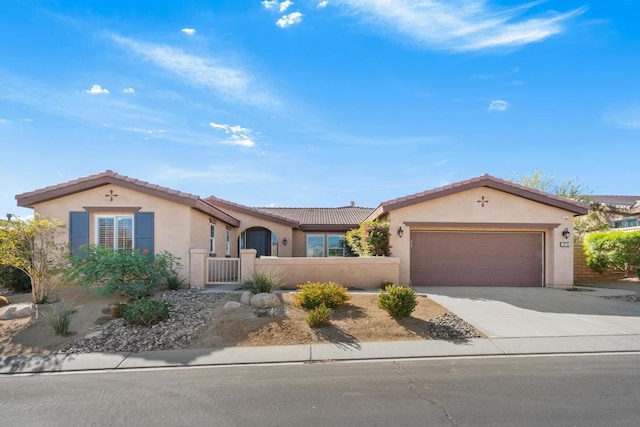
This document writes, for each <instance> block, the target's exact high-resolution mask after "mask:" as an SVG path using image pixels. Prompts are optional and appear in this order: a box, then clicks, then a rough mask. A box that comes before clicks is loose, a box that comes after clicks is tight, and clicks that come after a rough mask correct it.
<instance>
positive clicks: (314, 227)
mask: <svg viewBox="0 0 640 427" xmlns="http://www.w3.org/2000/svg"><path fill="white" fill-rule="evenodd" d="M358 227H360V224H302V225H300V230H301V231H349V230H353V229H354V228H358Z"/></svg>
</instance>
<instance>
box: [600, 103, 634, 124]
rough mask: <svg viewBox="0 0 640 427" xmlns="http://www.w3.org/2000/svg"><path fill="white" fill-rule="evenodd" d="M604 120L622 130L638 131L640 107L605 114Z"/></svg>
mask: <svg viewBox="0 0 640 427" xmlns="http://www.w3.org/2000/svg"><path fill="white" fill-rule="evenodd" d="M605 120H606V121H607V122H608V123H610V124H612V125H613V126H616V127H619V128H623V129H640V107H635V106H631V107H627V108H624V109H617V110H612V111H609V112H607V113H606V115H605Z"/></svg>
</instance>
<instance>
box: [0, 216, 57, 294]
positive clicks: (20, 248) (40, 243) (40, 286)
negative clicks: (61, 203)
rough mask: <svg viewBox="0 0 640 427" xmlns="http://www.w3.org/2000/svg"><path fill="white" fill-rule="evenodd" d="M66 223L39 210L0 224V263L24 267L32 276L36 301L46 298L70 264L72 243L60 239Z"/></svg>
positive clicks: (25, 271)
mask: <svg viewBox="0 0 640 427" xmlns="http://www.w3.org/2000/svg"><path fill="white" fill-rule="evenodd" d="M63 229H64V225H63V224H62V223H61V222H60V221H58V220H56V219H52V220H48V219H46V218H44V217H41V216H40V215H38V214H36V216H35V218H33V219H26V220H22V219H15V220H13V221H3V222H2V223H1V224H0V265H4V266H12V267H14V268H17V269H19V270H22V271H23V272H24V273H25V274H26V275H27V276H29V279H30V280H31V295H32V300H33V302H34V303H42V302H46V301H47V299H48V296H49V293H50V292H51V291H52V290H53V289H54V288H55V285H56V284H55V282H54V279H55V277H56V276H57V275H58V274H59V273H61V272H62V271H63V270H64V268H65V267H66V266H67V253H68V246H67V245H66V244H65V243H59V242H60V241H61V239H60V238H59V236H60V234H61V233H62V231H63Z"/></svg>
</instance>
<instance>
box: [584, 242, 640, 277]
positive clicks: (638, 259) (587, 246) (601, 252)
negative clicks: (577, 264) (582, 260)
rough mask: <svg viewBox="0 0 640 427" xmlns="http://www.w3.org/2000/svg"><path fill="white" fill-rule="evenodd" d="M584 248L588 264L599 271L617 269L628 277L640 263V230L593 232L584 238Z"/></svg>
mask: <svg viewBox="0 0 640 427" xmlns="http://www.w3.org/2000/svg"><path fill="white" fill-rule="evenodd" d="M583 248H584V253H585V255H586V261H587V266H588V267H589V268H591V269H592V270H593V271H596V272H598V273H604V272H606V271H607V270H609V269H615V270H619V271H622V272H624V275H625V277H627V276H628V274H629V272H630V271H632V269H633V268H634V267H637V266H639V265H640V231H632V232H624V231H612V232H596V233H591V234H589V235H588V236H587V237H585V238H584V240H583Z"/></svg>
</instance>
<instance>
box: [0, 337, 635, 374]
mask: <svg viewBox="0 0 640 427" xmlns="http://www.w3.org/2000/svg"><path fill="white" fill-rule="evenodd" d="M638 351H640V334H639V335H617V336H614V335H608V336H591V337H541V338H524V337H523V338H484V339H471V340H467V341H461V342H450V341H436V340H433V341H397V342H367V343H360V344H355V345H354V344H350V345H345V344H311V345H293V346H277V347H231V348H225V349H219V350H211V349H203V350H164V351H149V352H142V353H80V354H66V355H63V354H60V355H51V356H10V357H0V374H21V373H42V372H73V371H96V370H125V369H141V368H166V367H186V366H212V365H238V364H263V363H310V362H326V361H346V360H379V359H407V358H425V357H456V356H457V357H460V356H504V355H532V354H557V353H601V352H638Z"/></svg>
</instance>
